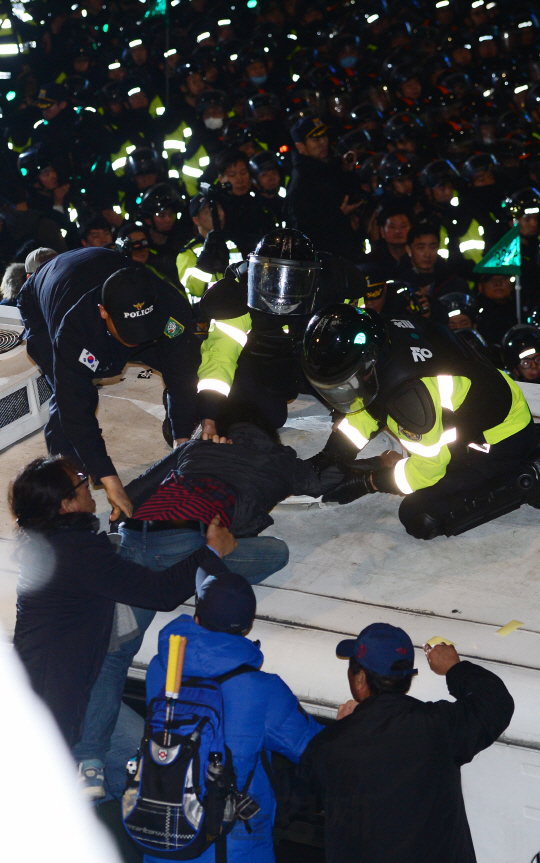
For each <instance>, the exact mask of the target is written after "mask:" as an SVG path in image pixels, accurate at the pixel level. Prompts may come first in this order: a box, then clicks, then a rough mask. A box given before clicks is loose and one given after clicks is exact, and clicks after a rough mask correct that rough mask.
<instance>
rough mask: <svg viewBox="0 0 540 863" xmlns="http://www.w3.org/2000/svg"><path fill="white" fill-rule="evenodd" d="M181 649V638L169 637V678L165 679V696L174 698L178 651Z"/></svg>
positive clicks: (177, 636) (176, 636)
mask: <svg viewBox="0 0 540 863" xmlns="http://www.w3.org/2000/svg"><path fill="white" fill-rule="evenodd" d="M179 649H180V636H179V635H170V636H169V658H168V660H167V677H166V679H165V695H166V697H167V698H173V693H174V682H175V680H176V669H177V667H178V651H179Z"/></svg>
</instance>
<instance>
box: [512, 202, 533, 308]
mask: <svg viewBox="0 0 540 863" xmlns="http://www.w3.org/2000/svg"><path fill="white" fill-rule="evenodd" d="M505 203H506V207H507V208H508V210H509V213H510V214H511V216H512V219H515V220H516V222H517V224H518V226H519V241H520V251H521V300H522V304H523V308H524V309H526V310H528V309H532V308H533V307H534V306H535V305H536V304H537V303H538V301H539V300H540V291H539V283H540V266H539V256H540V191H538V189H535V188H532V187H531V186H529V187H527V188H526V189H519V191H517V192H514V193H513V194H512V195H510V197H509V198H507V199H506V202H505ZM510 224H511V223H510Z"/></svg>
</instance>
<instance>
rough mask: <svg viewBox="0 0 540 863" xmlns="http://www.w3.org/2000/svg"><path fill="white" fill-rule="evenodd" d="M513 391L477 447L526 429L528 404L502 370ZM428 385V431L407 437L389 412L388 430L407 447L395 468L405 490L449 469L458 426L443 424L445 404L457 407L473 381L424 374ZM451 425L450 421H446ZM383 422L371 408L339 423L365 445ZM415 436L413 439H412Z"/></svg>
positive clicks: (360, 445)
mask: <svg viewBox="0 0 540 863" xmlns="http://www.w3.org/2000/svg"><path fill="white" fill-rule="evenodd" d="M499 374H501V375H504V378H505V380H506V382H507V384H508V386H509V387H510V389H511V391H512V403H511V406H510V410H509V412H508V414H507V416H506V418H505V419H504V421H503V422H502V423H500V424H499V425H497V426H495V427H494V428H491V429H487V430H486V431H485V432H484V438H485V440H486V444H484V445H483V447H479V446H478V445H477V444H469V445H472V446H473V447H474V448H476V449H478V448H480V449H486V451H488V450H489V446H492V445H493V444H496V443H500V441H502V440H505V439H506V438H508V437H511V435H514V434H517V432H519V431H521V430H522V429H524V428H525V427H526V426H527V425H528V424H529V422H530V421H531V413H530V410H529V406H528V405H527V402H526V400H525V396H524V395H523V391H522V390H521V389H520V387H519V386H518V385H517V384H516V383H515V382H514V381H513V380H512V379H511V378H510V377H508V375H507V374H506V373H505V372H501V371H499ZM421 380H422V382H423V383H424V384H425V386H426V387H427V389H428V392H429V394H430V396H431V398H432V400H433V405H434V407H435V415H436V418H435V423H434V425H433V427H432V428H431V429H430V431H429V432H427V433H426V434H423V435H414V436H410V437H406V436H405V434H404V432H403V429H402V428H401V427H399V426H398V424H397V423H396V422H395V420H393V419H392V418H391V417H390V416H389V417H388V418H387V426H388V429H389V431H390V432H391V433H392V434H393V435H394V437H395V438H397V439H398V440H399V442H400V444H401V445H402V447H403V448H404V449H405V450H407V451H408V453H409V455H408V457H407V458H405V459H402V460H401V461H399V462H398V463H397V464H396V466H395V468H394V480H395V482H396V485H397V487H398V488H399V490H400V491H401V492H402V494H411V492H414V491H418V490H419V489H422V488H428V487H429V486H432V485H435V484H436V483H437V482H439V480H440V479H442V478H443V476H444V475H445V473H446V468H447V465H448V463H449V462H450V459H451V453H450V450H449V444H451V443H454V442H455V441H456V440H457V438H458V430H457V429H456V428H454V427H452V426H450V427H446V428H445V427H444V426H443V417H442V411H443V408H444V409H446V410H448V411H455V410H457V409H458V408H459V407H460V406H461V405H462V404H463V402H464V401H465V399H466V397H467V393H468V392H469V389H470V386H471V381H470V379H469V378H467V377H463V376H460V375H438V376H437V377H426V378H421ZM446 425H447V426H448V423H447V424H446ZM379 428H380V426H379V423H378V422H377V420H375V419H374V418H373V417H372V416H371V415H370V413H369V411H368V410H363V411H359V412H358V413H354V414H348V415H347V416H346V417H345V418H344V419H343V420H342V421H341V423H340V424H339V429H340V431H342V432H343V433H344V434H345V435H346V436H347V437H348V438H349V440H351V442H352V443H354V445H355V446H357V447H358V448H359V449H362V448H363V447H364V446H365V445H366V444H367V443H368V441H369V439H370V437H371V436H372V435H374V434H375V433H376V432H377V431H378V430H379ZM413 437H414V440H413V439H412V438H413Z"/></svg>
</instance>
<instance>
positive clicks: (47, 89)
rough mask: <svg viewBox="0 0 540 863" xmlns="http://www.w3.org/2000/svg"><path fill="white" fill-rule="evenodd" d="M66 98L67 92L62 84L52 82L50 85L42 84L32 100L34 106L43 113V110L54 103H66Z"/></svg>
mask: <svg viewBox="0 0 540 863" xmlns="http://www.w3.org/2000/svg"><path fill="white" fill-rule="evenodd" d="M67 98H68V92H67V90H66V88H65V87H64V86H63V84H57V83H56V82H55V81H52V82H51V83H50V84H43V86H42V87H40V88H39V93H38V94H37V96H36V98H35V99H34V105H35V106H36V107H37V108H41V110H42V111H43V110H44V109H45V108H50V107H51V105H54V104H55V102H66V101H67Z"/></svg>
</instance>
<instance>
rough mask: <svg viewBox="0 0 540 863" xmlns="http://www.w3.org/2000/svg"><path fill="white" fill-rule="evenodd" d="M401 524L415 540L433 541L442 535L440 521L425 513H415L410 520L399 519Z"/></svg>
mask: <svg viewBox="0 0 540 863" xmlns="http://www.w3.org/2000/svg"><path fill="white" fill-rule="evenodd" d="M400 517H401V513H400ZM401 523H402V524H403V526H404V527H405V530H406V531H407V533H408V534H409V535H410V536H414V538H415V539H435V537H436V536H440V535H441V534H442V533H443V525H442V522H441V520H440V519H438V518H435V516H432V515H429V513H427V512H419V513H416V514H415V515H414V516H413V517H412V518H411V519H407V518H405V519H403V518H401Z"/></svg>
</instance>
